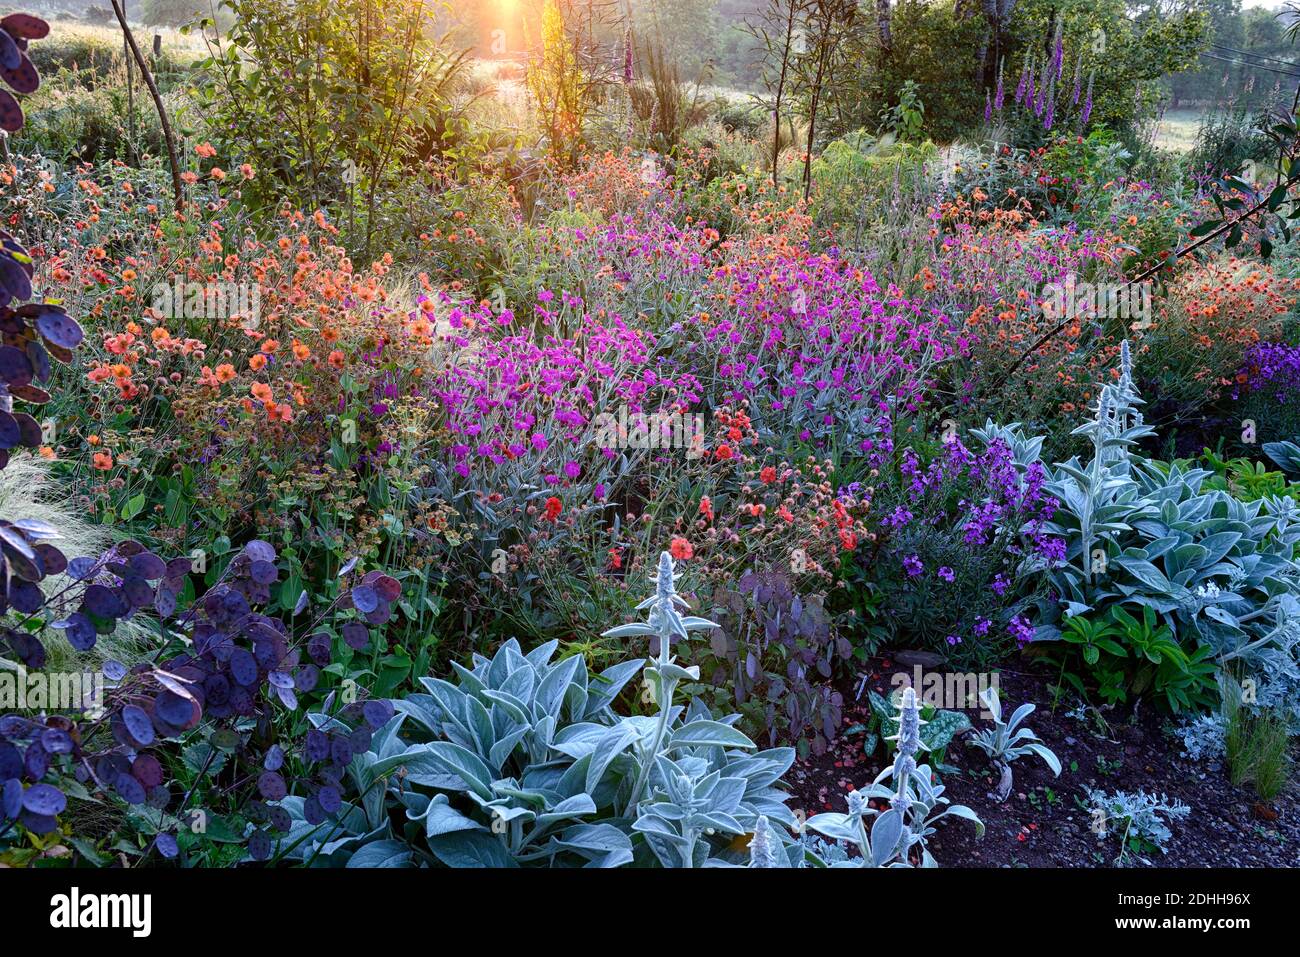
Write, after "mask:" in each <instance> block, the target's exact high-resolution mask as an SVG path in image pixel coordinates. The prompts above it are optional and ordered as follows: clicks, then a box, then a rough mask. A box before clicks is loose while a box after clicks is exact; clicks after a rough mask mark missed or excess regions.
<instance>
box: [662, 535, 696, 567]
mask: <svg viewBox="0 0 1300 957" xmlns="http://www.w3.org/2000/svg"><path fill="white" fill-rule="evenodd" d="M668 553H669V554H670V555H672V556H673V558H675V559H677V561H679V562H684V561H686V560H687V559H688V558H691V557H692V556H694V555H695V546H693V545H692V544H691V543H690V542H688V541H687V540H686V539H684V538H682V537H681V536H680V535H674V536H673V541H672V544H671V545H669V546H668Z"/></svg>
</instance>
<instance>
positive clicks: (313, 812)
mask: <svg viewBox="0 0 1300 957" xmlns="http://www.w3.org/2000/svg"><path fill="white" fill-rule="evenodd" d="M302 816H303V817H304V818H305V819H306V821H307V823H308V824H310V825H312V826H313V827H314V826H316V825H317V824H324V823H325V821H326V819H327V818H328V817H329V815H327V814H326V813H325V809H324V808H323V807H321V806H320V801H318V800H316V796H315V795H312V796H311V797H309V798H307V799H306V800H305V801H303V802H302Z"/></svg>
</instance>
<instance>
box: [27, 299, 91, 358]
mask: <svg viewBox="0 0 1300 957" xmlns="http://www.w3.org/2000/svg"><path fill="white" fill-rule="evenodd" d="M36 331H37V332H39V333H40V334H41V335H42V336H44V337H45V339H46V340H47V341H49V342H51V343H53V344H54V345H56V346H58V347H59V348H61V349H75V348H77V346H79V345H81V340H82V339H84V338H85V333H83V332H82V331H81V326H80V325H79V324H78V323H77V320H76V319H73V318H72V317H71V316H69V315H68V314H67V313H66V312H64V311H63V310H61V309H53V308H51V309H44V310H42V311H41V313H40V314H39V315H38V316H37V317H36Z"/></svg>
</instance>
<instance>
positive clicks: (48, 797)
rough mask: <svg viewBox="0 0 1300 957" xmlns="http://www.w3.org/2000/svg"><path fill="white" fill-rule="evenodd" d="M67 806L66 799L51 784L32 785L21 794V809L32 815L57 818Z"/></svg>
mask: <svg viewBox="0 0 1300 957" xmlns="http://www.w3.org/2000/svg"><path fill="white" fill-rule="evenodd" d="M67 806H68V799H67V797H66V796H65V795H64V793H63V792H62V791H60V790H59V789H58V788H56V787H54V786H53V785H52V784H33V785H32V786H31V787H29V788H28V789H27V791H26V793H24V794H23V807H24V808H26V809H27V810H29V811H31V812H32V813H33V814H42V815H45V816H46V817H57V816H58V815H59V814H62V813H63V809H64V808H65V807H67Z"/></svg>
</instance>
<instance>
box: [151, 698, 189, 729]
mask: <svg viewBox="0 0 1300 957" xmlns="http://www.w3.org/2000/svg"><path fill="white" fill-rule="evenodd" d="M194 707H195V706H194V702H193V701H190V700H189V699H187V698H182V697H181V696H180V695H178V694H175V693H174V692H171V691H164V692H162V693H161V694H159V695H158V697H157V698H155V699H154V713H155V714H156V715H157V716H158V717H160V718H162V719H163V720H164V721H166V722H167V723H168V724H171V725H175V726H176V727H177V728H183V727H185V726H186V725H188V724H189V723H190V719H191V718H192V717H193V716H194Z"/></svg>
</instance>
